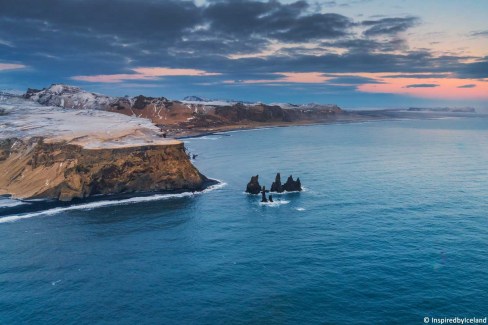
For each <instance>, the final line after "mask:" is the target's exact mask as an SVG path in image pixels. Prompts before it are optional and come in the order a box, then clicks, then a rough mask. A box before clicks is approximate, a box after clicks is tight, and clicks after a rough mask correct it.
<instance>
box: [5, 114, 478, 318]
mask: <svg viewBox="0 0 488 325" xmlns="http://www.w3.org/2000/svg"><path fill="white" fill-rule="evenodd" d="M185 141H186V143H187V147H188V149H189V151H190V152H191V153H192V154H197V155H198V157H197V158H196V160H195V164H196V165H197V167H198V168H199V169H200V171H201V172H202V173H203V174H205V175H206V176H208V177H210V178H215V179H218V180H220V181H221V185H220V186H216V187H214V188H211V189H208V190H207V191H205V193H201V194H196V195H192V194H179V195H173V196H171V195H151V196H147V197H135V198H126V199H120V200H116V201H110V200H109V199H106V200H105V199H104V200H102V201H97V202H90V203H76V204H75V205H74V206H69V207H67V206H49V207H45V208H43V210H40V211H39V210H37V211H36V206H37V205H38V204H39V203H30V204H18V203H17V202H15V201H11V200H7V199H2V200H1V201H0V206H2V207H1V208H0V238H1V240H0V292H1V293H0V324H79V323H83V324H96V323H104V324H134V323H139V324H423V323H424V318H425V317H429V319H430V317H434V318H443V317H460V318H464V317H468V318H471V317H477V318H484V317H487V316H488V215H487V211H488V169H487V162H488V150H487V148H488V119H487V118H445V119H429V120H397V121H378V122H369V123H355V124H335V125H314V126H299V127H287V128H270V129H259V130H248V131H239V132H229V133H223V134H216V135H210V136H205V137H200V138H191V139H186V140H185ZM277 172H280V173H281V176H282V180H283V181H284V180H286V178H287V177H288V176H289V175H291V174H292V175H293V176H294V177H300V180H301V182H302V185H303V186H304V191H303V192H300V193H289V194H282V195H275V196H274V198H275V202H274V203H273V204H271V205H263V204H260V202H259V201H260V197H259V196H253V195H248V194H245V193H244V190H245V188H246V184H247V182H248V181H249V179H250V177H251V176H252V175H256V174H259V181H260V183H261V185H266V187H267V188H269V187H270V185H271V183H272V181H273V180H274V177H275V175H276V173H277Z"/></svg>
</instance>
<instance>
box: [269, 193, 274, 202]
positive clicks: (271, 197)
mask: <svg viewBox="0 0 488 325" xmlns="http://www.w3.org/2000/svg"><path fill="white" fill-rule="evenodd" d="M269 202H273V195H271V194H270V195H269Z"/></svg>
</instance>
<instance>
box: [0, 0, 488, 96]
mask: <svg viewBox="0 0 488 325" xmlns="http://www.w3.org/2000/svg"><path fill="white" fill-rule="evenodd" d="M316 2H317V3H319V5H317V4H315V3H316ZM347 3H348V4H350V3H352V1H349V2H347ZM343 4H345V1H342V0H337V1H336V6H337V7H339V6H341V5H343ZM333 5H334V4H333V3H332V1H320V2H318V1H314V0H307V1H304V0H299V1H294V2H291V1H284V0H283V1H280V0H207V1H203V0H202V1H198V2H194V1H189V0H159V1H155V0H137V1H136V0H84V1H78V0H77V1H63V0H44V1H42V2H40V1H38V0H22V1H18V0H2V1H0V48H1V51H0V60H1V62H22V63H23V64H25V66H29V67H33V69H29V73H30V74H29V78H28V80H27V78H24V79H25V80H21V81H22V83H23V84H27V83H30V84H29V85H28V86H30V87H32V86H36V87H42V86H44V85H45V84H50V83H52V82H66V81H67V80H68V81H72V80H76V81H84V82H90V83H105V85H92V86H90V87H93V89H94V90H95V89H96V87H106V89H112V88H111V87H110V83H118V85H117V87H122V86H123V85H124V84H141V85H145V84H148V83H149V81H151V84H153V85H156V84H159V85H164V86H167V87H165V89H168V91H169V92H172V91H173V90H174V89H176V87H181V88H182V89H192V88H191V87H195V85H196V84H197V83H198V84H200V85H214V86H215V85H223V83H224V82H226V81H227V82H228V84H225V85H224V87H227V88H226V89H230V88H232V87H233V86H235V85H243V87H240V88H241V89H244V88H245V87H244V86H245V85H249V88H248V89H251V87H254V88H253V89H254V90H255V89H257V88H259V87H262V89H261V88H259V89H260V91H261V93H265V92H264V91H263V89H265V85H266V86H267V85H272V86H273V87H275V89H278V88H279V87H283V90H285V91H286V89H289V88H286V87H303V89H310V91H316V92H317V93H319V90H318V89H319V88H320V89H322V88H323V89H325V88H327V91H334V92H335V91H341V90H344V91H347V92H348V93H349V94H351V93H353V92H354V89H356V88H358V87H359V85H364V84H368V85H372V86H378V88H379V86H380V84H381V83H390V82H391V83H393V82H395V81H399V79H408V78H409V79H411V80H408V81H405V82H403V83H402V84H401V86H400V87H399V88H402V87H404V86H407V85H410V84H414V85H415V84H417V83H418V84H421V83H422V82H423V83H432V84H436V83H439V84H442V82H443V81H445V79H449V78H450V77H457V78H464V79H483V78H488V57H485V58H482V57H473V56H467V55H452V54H439V52H434V51H433V50H429V49H422V50H411V49H410V48H409V44H408V39H407V38H404V37H407V36H408V35H404V34H402V32H405V31H408V30H409V29H410V28H412V27H414V26H416V25H417V24H419V23H420V22H421V21H420V20H419V18H417V17H414V16H404V17H394V16H385V15H383V16H381V17H379V16H377V17H372V16H370V17H372V18H370V19H368V20H364V21H359V22H358V21H356V20H355V19H353V18H352V17H348V16H345V15H341V14H337V13H331V12H330V10H328V9H330V7H331V6H333ZM351 7H352V5H351ZM356 17H357V16H356ZM432 37H433V36H432ZM432 37H431V38H432ZM437 37H438V36H437ZM434 40H435V37H434ZM10 41H11V42H13V44H12V43H10ZM2 42H3V43H2ZM9 44H10V45H12V46H9ZM5 45H6V46H5ZM25 66H24V67H25ZM180 67H184V68H185V69H179V68H180ZM2 70H5V69H2ZM12 71H13V70H12ZM368 73H369V74H383V75H384V76H383V77H381V78H379V77H378V78H377V77H372V78H369V77H367V76H365V75H366V74H368ZM4 76H7V77H9V78H10V79H8V80H9V82H10V80H13V81H15V80H16V79H15V78H17V80H20V78H19V77H18V76H16V74H15V73H9V72H8V71H7V72H4V73H2V78H3V77H4ZM175 76H178V78H169V77H175ZM165 77H167V78H165ZM390 78H391V79H390ZM393 79H394V80H393ZM415 79H418V80H415ZM420 79H422V80H420ZM429 79H433V80H429ZM441 79H442V80H441ZM4 80H7V79H6V78H3V80H2V81H3V82H7V81H4ZM229 80H234V81H231V82H229ZM253 83H255V84H256V85H254V86H252V85H251V84H253ZM468 83H469V84H471V83H473V84H475V83H476V82H475V81H474V80H464V81H460V82H458V83H457V84H456V85H455V86H453V87H454V88H455V87H456V86H457V85H463V84H468ZM176 84H178V85H176ZM332 85H336V86H335V87H332ZM382 86H384V85H382ZM117 87H113V89H117ZM202 87H203V86H202ZM207 87H208V86H207ZM208 88H210V87H208ZM212 88H213V89H216V88H219V87H212ZM236 88H237V87H236ZM440 88H441V87H440ZM402 89H403V88H402ZM482 89H483V88H482V86H481V85H479V86H478V87H477V88H476V89H471V90H468V89H459V92H460V93H461V92H462V93H465V94H466V93H471V92H474V91H478V90H482ZM403 90H404V91H407V89H406V88H405V89H403ZM423 90H425V91H429V89H423ZM430 90H434V89H430ZM436 90H440V89H439V88H438V89H436ZM114 91H115V90H114ZM124 91H125V90H124ZM190 91H191V90H190ZM215 91H220V89H218V90H215ZM240 91H242V90H240ZM395 91H397V90H395ZM408 91H412V92H413V91H415V89H413V88H412V89H410V90H408ZM416 91H422V89H420V88H419V89H417V90H416ZM303 94H304V96H308V94H310V92H307V91H305V90H304V92H303ZM170 95H171V94H170ZM238 95H239V94H236V95H235V96H238ZM233 96H234V95H233Z"/></svg>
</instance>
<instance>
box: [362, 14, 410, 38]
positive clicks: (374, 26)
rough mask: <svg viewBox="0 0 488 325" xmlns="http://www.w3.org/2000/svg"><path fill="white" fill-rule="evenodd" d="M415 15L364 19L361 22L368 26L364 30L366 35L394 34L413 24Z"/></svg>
mask: <svg viewBox="0 0 488 325" xmlns="http://www.w3.org/2000/svg"><path fill="white" fill-rule="evenodd" d="M418 21H419V19H418V18H417V17H395V18H382V19H378V20H365V21H363V22H362V23H361V24H362V25H363V26H367V27H369V28H368V29H366V30H365V31H364V35H366V36H378V35H395V34H398V33H400V32H404V31H406V30H407V29H409V28H411V27H413V26H415V25H416V24H417V23H418Z"/></svg>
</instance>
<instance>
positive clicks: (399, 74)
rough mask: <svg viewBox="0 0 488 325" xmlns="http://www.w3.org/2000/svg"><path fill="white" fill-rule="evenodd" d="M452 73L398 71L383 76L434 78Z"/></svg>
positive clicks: (449, 75)
mask: <svg viewBox="0 0 488 325" xmlns="http://www.w3.org/2000/svg"><path fill="white" fill-rule="evenodd" d="M449 77H451V74H450V73H397V74H389V75H385V76H383V78H402V79H432V78H449Z"/></svg>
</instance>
